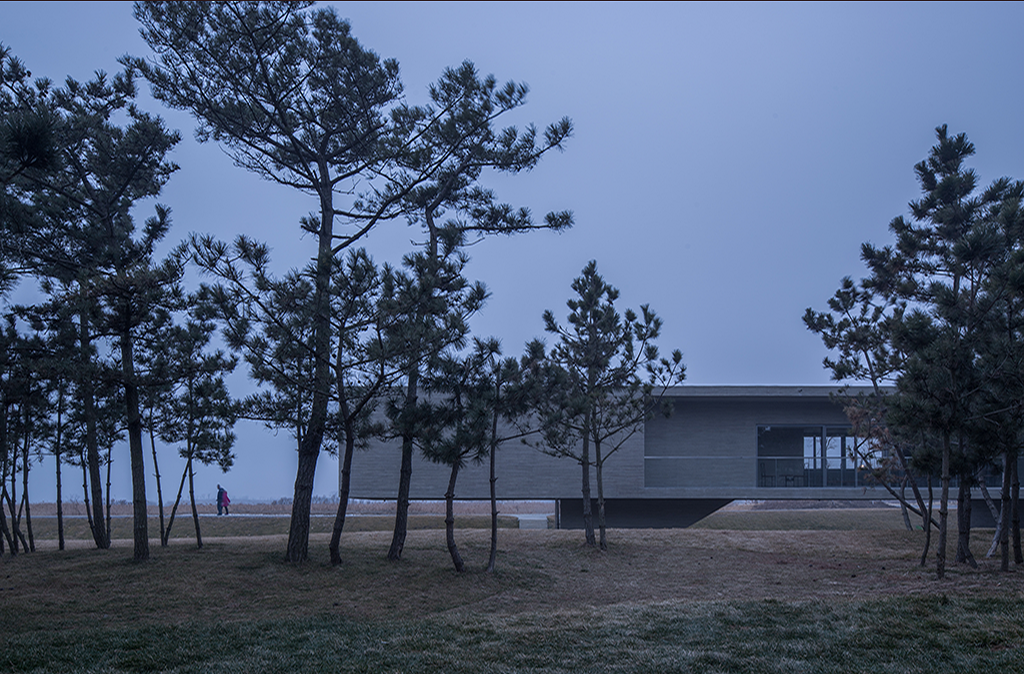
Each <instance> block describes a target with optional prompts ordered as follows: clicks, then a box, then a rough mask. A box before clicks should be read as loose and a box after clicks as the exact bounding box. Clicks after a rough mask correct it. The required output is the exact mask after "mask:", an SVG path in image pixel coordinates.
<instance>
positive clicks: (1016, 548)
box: [1010, 452, 1024, 564]
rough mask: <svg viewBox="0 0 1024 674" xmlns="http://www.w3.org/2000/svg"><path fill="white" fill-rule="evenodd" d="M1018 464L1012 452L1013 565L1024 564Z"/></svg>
mask: <svg viewBox="0 0 1024 674" xmlns="http://www.w3.org/2000/svg"><path fill="white" fill-rule="evenodd" d="M1018 462H1019V459H1018V454H1017V452H1014V453H1013V460H1012V461H1010V473H1011V474H1012V476H1013V477H1012V478H1011V484H1010V523H1011V526H1010V530H1011V531H1012V532H1013V561H1014V563H1015V564H1024V553H1022V552H1021V544H1020V475H1019V474H1018V472H1019V471H1018V470H1017V463H1018Z"/></svg>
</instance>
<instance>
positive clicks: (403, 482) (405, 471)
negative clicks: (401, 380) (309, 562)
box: [388, 365, 419, 562]
mask: <svg viewBox="0 0 1024 674" xmlns="http://www.w3.org/2000/svg"><path fill="white" fill-rule="evenodd" d="M417 386H419V366H418V365H417V366H414V367H413V368H412V370H411V371H410V372H409V381H408V384H407V388H406V391H405V410H404V412H406V413H411V411H412V410H413V408H414V407H415V406H416V396H417V391H416V388H417ZM403 433H404V434H403V436H402V467H401V472H400V473H399V476H398V499H397V502H396V503H395V531H394V534H393V535H392V537H391V547H390V548H389V549H388V559H389V560H391V561H392V562H397V561H398V560H400V559H401V558H402V549H403V548H404V547H405V536H406V533H407V532H408V529H409V489H410V487H411V485H412V453H413V435H412V431H411V430H410V429H406V430H405V431H403Z"/></svg>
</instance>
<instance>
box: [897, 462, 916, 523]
mask: <svg viewBox="0 0 1024 674" xmlns="http://www.w3.org/2000/svg"><path fill="white" fill-rule="evenodd" d="M900 513H901V514H902V515H903V526H904V527H906V528H907V531H913V530H914V525H913V523H911V521H910V509H909V508H908V507H907V476H906V475H904V476H903V481H902V482H901V483H900Z"/></svg>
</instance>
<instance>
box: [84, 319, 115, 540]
mask: <svg viewBox="0 0 1024 674" xmlns="http://www.w3.org/2000/svg"><path fill="white" fill-rule="evenodd" d="M78 316H79V321H78V322H79V343H80V345H81V358H82V364H83V365H92V354H91V353H90V351H91V349H92V337H91V336H90V334H89V319H88V316H87V315H86V310H85V307H84V303H83V307H82V308H81V309H80V310H79V315H78ZM91 369H92V368H91V367H86V368H83V376H82V379H81V381H80V382H79V384H80V386H81V390H82V411H83V413H84V416H85V450H86V461H87V463H88V464H89V482H90V484H91V485H92V522H93V527H92V534H93V540H94V541H95V542H96V547H97V548H99V549H100V550H106V549H107V548H109V547H110V525H109V518H108V520H107V522H108V524H107V527H106V528H104V527H103V521H104V518H103V486H102V483H101V481H100V448H99V436H98V433H97V430H96V387H95V384H94V383H93V377H92V372H91ZM107 488H108V490H109V480H108V487H107ZM108 496H109V492H108ZM108 513H109V508H108Z"/></svg>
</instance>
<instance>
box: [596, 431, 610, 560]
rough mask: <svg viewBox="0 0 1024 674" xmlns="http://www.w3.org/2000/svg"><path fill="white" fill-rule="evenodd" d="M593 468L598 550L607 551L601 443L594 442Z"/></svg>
mask: <svg viewBox="0 0 1024 674" xmlns="http://www.w3.org/2000/svg"><path fill="white" fill-rule="evenodd" d="M594 468H595V469H596V471H597V475H596V477H597V526H598V528H599V530H600V548H601V549H602V550H607V549H608V536H607V533H606V532H607V527H606V526H605V521H604V473H603V469H604V460H603V458H602V456H601V443H600V441H598V440H597V439H595V440H594Z"/></svg>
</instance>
